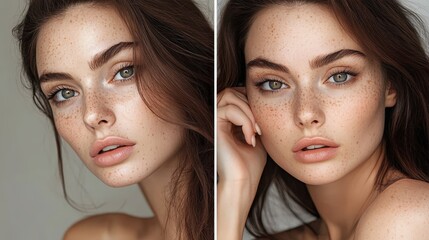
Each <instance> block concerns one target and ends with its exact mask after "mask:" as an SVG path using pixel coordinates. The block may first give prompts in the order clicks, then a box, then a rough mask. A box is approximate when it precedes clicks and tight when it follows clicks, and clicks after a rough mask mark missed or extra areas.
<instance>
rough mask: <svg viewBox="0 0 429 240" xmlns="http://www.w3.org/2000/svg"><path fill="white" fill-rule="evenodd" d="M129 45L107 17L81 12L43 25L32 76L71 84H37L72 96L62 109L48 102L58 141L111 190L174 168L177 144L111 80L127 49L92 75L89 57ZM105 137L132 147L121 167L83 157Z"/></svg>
mask: <svg viewBox="0 0 429 240" xmlns="http://www.w3.org/2000/svg"><path fill="white" fill-rule="evenodd" d="M88 33H90V34H88ZM132 41H133V39H132V37H131V35H130V33H129V31H128V30H127V27H126V25H125V23H124V22H123V21H122V19H121V18H120V17H119V15H118V14H117V13H116V12H115V11H114V10H113V9H110V8H102V7H95V6H92V5H88V4H81V5H77V6H75V7H72V8H69V9H68V10H67V11H66V12H65V13H64V14H63V15H61V16H59V17H56V18H53V19H51V20H49V21H48V22H47V23H46V24H44V25H43V26H42V29H41V31H40V35H39V39H38V42H37V53H36V54H37V69H38V72H39V75H41V74H42V73H45V72H62V73H68V74H70V75H71V76H72V78H73V79H72V80H62V79H59V80H55V81H49V82H46V83H43V84H42V90H43V91H44V93H45V94H49V93H50V92H52V91H53V90H54V91H55V88H56V87H57V86H65V87H67V88H70V89H72V90H74V91H76V92H77V93H78V95H77V96H74V97H72V98H70V99H68V100H67V101H65V102H64V104H61V105H55V104H53V102H52V101H51V106H52V108H53V112H54V119H55V125H56V128H57V129H58V132H59V134H60V135H61V137H62V138H64V140H66V141H67V142H68V143H69V144H70V145H71V147H72V148H73V149H74V150H75V151H76V153H77V154H78V156H79V157H80V159H81V160H82V161H83V162H84V163H85V165H86V166H87V167H88V168H89V169H90V170H91V171H92V172H93V173H94V174H95V175H96V176H97V177H98V178H100V179H101V180H102V181H103V182H104V183H106V184H108V185H111V186H124V185H129V184H133V183H137V182H140V181H141V180H143V179H144V178H146V177H147V176H149V175H151V174H152V173H154V172H155V171H156V170H157V169H159V168H160V167H161V166H165V165H166V164H173V162H174V161H175V160H177V158H178V156H179V155H180V154H179V153H180V149H181V147H182V144H183V140H182V136H183V129H182V128H180V127H178V126H176V125H172V124H169V123H166V122H165V121H163V120H161V119H160V118H158V117H157V116H156V115H154V114H153V113H152V112H151V111H150V110H149V108H148V107H147V106H146V105H145V104H144V102H143V100H142V99H141V97H140V95H139V93H138V91H137V87H136V85H135V81H134V80H130V81H123V82H120V81H119V80H113V79H114V76H115V75H116V73H117V71H119V70H120V69H121V66H122V64H124V63H130V62H131V63H132V61H133V51H132V50H131V49H127V50H123V51H121V52H120V53H119V54H117V55H115V56H114V57H113V58H112V59H111V60H110V61H108V62H107V63H106V64H104V65H103V66H101V67H100V68H98V69H95V70H92V69H90V67H89V65H88V63H89V62H90V60H91V59H92V58H93V57H94V56H95V55H96V54H98V53H100V52H102V51H104V50H106V49H108V48H109V47H111V46H113V45H115V44H117V43H119V42H132ZM108 136H118V137H122V138H126V139H130V140H131V141H133V142H135V143H136V145H135V146H134V151H133V153H132V155H131V156H130V157H129V158H128V159H127V160H126V161H125V162H123V163H120V164H118V165H115V166H111V167H106V168H102V167H98V166H97V165H95V164H94V162H93V160H92V158H91V157H90V155H89V152H90V148H91V145H92V144H93V143H94V141H96V140H97V139H104V138H106V137H108ZM160 146H162V148H161V147H160Z"/></svg>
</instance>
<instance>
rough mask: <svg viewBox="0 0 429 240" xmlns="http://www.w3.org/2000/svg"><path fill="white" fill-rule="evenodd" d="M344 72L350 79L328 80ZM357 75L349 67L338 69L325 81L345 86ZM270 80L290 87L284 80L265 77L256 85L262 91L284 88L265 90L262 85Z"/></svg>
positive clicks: (274, 91)
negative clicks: (341, 80) (342, 80)
mask: <svg viewBox="0 0 429 240" xmlns="http://www.w3.org/2000/svg"><path fill="white" fill-rule="evenodd" d="M342 73H344V74H347V75H348V76H351V77H350V78H348V79H347V80H346V81H344V82H337V83H334V82H328V81H329V79H331V78H332V77H334V76H335V75H338V74H342ZM357 75H358V74H357V73H355V72H353V71H351V70H348V69H345V70H338V71H336V72H334V73H332V74H330V76H329V77H328V79H327V80H326V81H325V82H327V83H328V84H331V85H334V86H338V87H341V86H345V85H346V84H349V83H351V82H352V80H353V78H354V77H356V76H357ZM268 82H277V83H280V84H282V85H285V86H286V87H285V88H288V85H287V84H286V83H284V82H282V81H280V80H275V79H263V80H262V81H260V82H257V83H255V86H256V87H258V89H259V90H260V91H261V92H270V93H276V92H277V91H279V90H281V89H284V88H283V87H282V88H279V89H276V90H264V89H262V85H264V84H265V83H268Z"/></svg>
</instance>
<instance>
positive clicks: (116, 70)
mask: <svg viewBox="0 0 429 240" xmlns="http://www.w3.org/2000/svg"><path fill="white" fill-rule="evenodd" d="M130 67H131V68H132V69H133V75H132V76H131V77H128V78H123V79H115V78H116V76H117V75H118V74H119V73H120V72H121V71H122V70H124V69H126V68H130ZM135 74H136V73H135V67H134V63H133V62H126V63H121V64H119V65H117V67H115V68H114V71H113V77H112V79H111V80H110V82H113V81H115V82H125V81H128V80H131V79H133V78H134V76H135Z"/></svg>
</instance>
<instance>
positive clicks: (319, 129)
mask: <svg viewBox="0 0 429 240" xmlns="http://www.w3.org/2000/svg"><path fill="white" fill-rule="evenodd" d="M309 33H311V34H309ZM303 39H305V40H303ZM341 49H351V50H357V51H360V52H362V53H364V51H363V50H362V49H361V48H360V47H359V46H358V45H357V44H356V43H355V42H354V41H353V40H352V39H351V38H350V37H349V36H348V35H347V34H346V33H345V32H344V31H342V28H341V26H340V25H339V23H338V22H337V21H336V19H335V18H334V17H333V16H331V15H330V13H329V12H327V11H324V10H323V9H321V8H320V7H310V6H302V7H294V8H288V7H275V8H274V7H273V8H269V9H266V10H264V11H262V12H261V13H259V14H258V17H257V18H256V20H255V22H254V23H253V25H252V27H251V28H250V31H249V35H248V39H247V42H246V48H245V55H246V62H247V63H249V62H250V61H252V60H254V59H256V58H264V59H267V60H269V61H270V62H274V63H277V64H281V65H283V66H286V67H287V68H288V69H289V73H285V72H282V71H278V70H274V69H271V68H268V67H258V66H256V67H249V68H248V72H247V84H246V86H247V94H248V99H249V104H250V107H251V109H252V112H253V114H254V116H255V118H256V122H257V123H258V124H259V125H260V127H261V129H262V132H263V133H264V134H263V135H262V136H261V140H262V143H263V144H264V146H265V147H266V150H267V151H268V153H269V154H270V156H271V157H272V158H273V159H274V160H275V161H276V163H277V164H279V165H280V166H281V167H282V168H283V169H285V170H286V171H287V172H289V173H290V174H292V175H293V176H294V177H296V178H298V179H299V180H301V181H303V182H305V183H307V184H311V185H319V184H325V183H329V182H332V181H336V180H338V179H339V178H341V177H343V176H345V175H346V174H348V173H350V172H351V171H353V170H354V169H356V168H357V167H358V166H359V165H361V164H363V163H365V161H368V160H369V161H373V160H376V159H377V154H376V153H377V152H379V151H380V148H381V138H382V135H383V124H384V109H385V107H389V106H393V105H394V103H395V101H394V98H393V97H394V96H389V97H387V96H388V90H386V87H385V84H384V80H383V78H382V76H381V72H380V67H379V65H378V64H377V63H375V62H373V61H371V59H369V58H368V57H363V56H358V55H352V56H346V57H344V58H341V59H339V60H337V61H335V62H333V63H331V64H328V65H326V66H322V67H319V68H312V67H311V66H310V62H311V61H312V60H314V59H316V58H317V57H319V56H323V55H327V54H330V53H333V52H336V51H338V50H341ZM364 54H365V53H364ZM343 71H351V72H354V73H356V74H357V75H356V76H355V77H353V76H349V77H348V78H349V79H350V80H348V81H347V82H345V83H346V84H344V85H340V84H337V85H335V82H334V81H333V80H332V79H331V77H332V75H333V74H335V73H338V72H343ZM267 80H271V81H272V80H275V81H278V82H279V83H281V84H283V87H284V88H283V89H279V90H277V91H270V90H269V88H268V87H267V86H265V85H268V82H267V83H265V85H263V86H257V84H258V83H259V82H261V81H267ZM263 88H267V89H268V90H265V91H264V89H263ZM355 113H360V114H359V115H358V116H357V115H356V114H355ZM304 137H324V138H327V139H330V140H332V141H333V142H335V143H337V144H338V145H339V148H338V153H337V154H336V156H335V158H334V159H331V160H329V161H323V162H319V163H315V164H308V163H302V162H300V161H298V160H296V158H295V157H294V154H293V152H292V148H293V146H294V145H295V143H297V142H298V141H299V140H300V139H302V138H304Z"/></svg>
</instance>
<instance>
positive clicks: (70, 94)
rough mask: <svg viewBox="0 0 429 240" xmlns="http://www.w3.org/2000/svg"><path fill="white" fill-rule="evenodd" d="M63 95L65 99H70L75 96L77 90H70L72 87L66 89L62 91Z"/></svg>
mask: <svg viewBox="0 0 429 240" xmlns="http://www.w3.org/2000/svg"><path fill="white" fill-rule="evenodd" d="M60 94H61V97H63V98H64V99H69V98H72V97H74V96H75V94H76V93H75V91H73V90H70V89H64V90H61V91H60Z"/></svg>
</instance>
